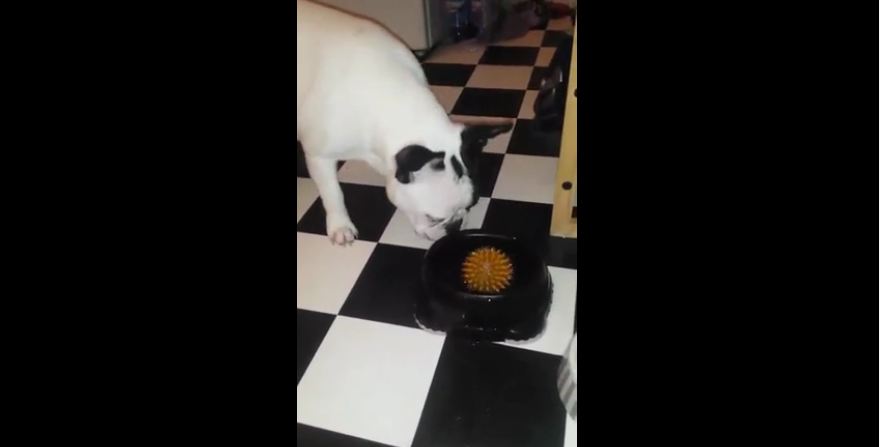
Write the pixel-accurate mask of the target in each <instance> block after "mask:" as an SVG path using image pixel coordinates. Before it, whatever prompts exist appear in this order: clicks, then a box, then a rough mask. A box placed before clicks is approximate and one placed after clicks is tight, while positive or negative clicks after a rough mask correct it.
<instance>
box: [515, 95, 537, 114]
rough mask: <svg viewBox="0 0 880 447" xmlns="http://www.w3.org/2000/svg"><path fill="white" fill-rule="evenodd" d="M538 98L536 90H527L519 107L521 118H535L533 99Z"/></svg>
mask: <svg viewBox="0 0 880 447" xmlns="http://www.w3.org/2000/svg"><path fill="white" fill-rule="evenodd" d="M536 99H538V91H537V90H529V91H527V92H526V95H525V97H524V98H523V103H522V107H520V109H519V117H520V118H521V119H527V120H530V119H535V100H536Z"/></svg>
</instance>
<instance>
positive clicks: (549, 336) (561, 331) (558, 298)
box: [501, 267, 577, 355]
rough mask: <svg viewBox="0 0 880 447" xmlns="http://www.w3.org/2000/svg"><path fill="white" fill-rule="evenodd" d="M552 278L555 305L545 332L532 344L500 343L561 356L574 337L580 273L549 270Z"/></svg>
mask: <svg viewBox="0 0 880 447" xmlns="http://www.w3.org/2000/svg"><path fill="white" fill-rule="evenodd" d="M549 269H550V276H551V277H552V278H553V303H552V304H551V305H550V313H549V315H547V327H546V328H545V329H544V333H543V334H541V336H540V337H538V338H537V339H536V340H534V341H532V342H529V343H522V342H515V343H509V342H504V343H501V344H503V345H508V346H514V347H517V348H522V349H530V350H532V351H540V352H546V353H548V354H554V355H562V354H563V353H564V352H565V350H566V348H568V344H569V343H570V342H571V339H572V338H573V337H574V312H575V305H576V304H577V270H571V269H564V268H558V267H549Z"/></svg>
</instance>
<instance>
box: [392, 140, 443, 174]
mask: <svg viewBox="0 0 880 447" xmlns="http://www.w3.org/2000/svg"><path fill="white" fill-rule="evenodd" d="M443 156H444V154H443V152H433V151H431V150H430V149H428V148H426V147H424V146H418V145H413V146H407V147H405V148H403V149H401V150H400V152H398V153H397V155H395V156H394V160H395V161H396V162H397V171H396V172H395V173H394V176H395V177H396V178H397V181H399V182H400V183H404V184H406V183H410V182H412V180H413V174H414V173H416V172H418V171H419V170H421V169H422V168H423V167H425V165H426V164H428V163H429V162H431V161H432V160H436V159H438V158H439V159H440V161H441V162H442V161H443ZM437 166H439V167H435V169H445V167H443V166H440V165H437Z"/></svg>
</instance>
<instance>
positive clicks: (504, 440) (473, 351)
mask: <svg viewBox="0 0 880 447" xmlns="http://www.w3.org/2000/svg"><path fill="white" fill-rule="evenodd" d="M560 362H561V358H560V357H558V356H554V355H550V354H544V353H540V352H535V351H531V350H527V349H519V348H513V347H509V346H502V345H497V344H493V343H487V344H483V343H479V344H472V343H471V342H470V341H468V340H463V339H459V338H455V337H448V338H447V339H446V342H445V344H444V346H443V351H442V352H441V354H440V359H439V361H438V363H437V369H436V372H435V374H434V380H433V382H432V384H431V388H430V391H429V392H428V398H427V401H426V402H425V408H424V410H423V411H422V417H421V420H420V421H419V426H418V429H417V430H416V436H415V440H414V441H413V446H414V447H429V446H430V447H434V446H465V445H472V446H481V447H494V446H498V447H502V446H503V447H510V446H517V447H532V446H534V447H561V446H562V445H563V442H564V436H565V418H566V414H565V409H564V407H563V405H562V402H561V401H560V399H559V391H558V389H557V386H556V379H557V371H558V369H559V364H560Z"/></svg>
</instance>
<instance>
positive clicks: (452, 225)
mask: <svg viewBox="0 0 880 447" xmlns="http://www.w3.org/2000/svg"><path fill="white" fill-rule="evenodd" d="M461 222H462V220H461V219H456V220H453V221H450V222H449V223H448V224H446V231H448V232H453V231H460V230H461Z"/></svg>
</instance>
